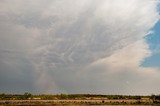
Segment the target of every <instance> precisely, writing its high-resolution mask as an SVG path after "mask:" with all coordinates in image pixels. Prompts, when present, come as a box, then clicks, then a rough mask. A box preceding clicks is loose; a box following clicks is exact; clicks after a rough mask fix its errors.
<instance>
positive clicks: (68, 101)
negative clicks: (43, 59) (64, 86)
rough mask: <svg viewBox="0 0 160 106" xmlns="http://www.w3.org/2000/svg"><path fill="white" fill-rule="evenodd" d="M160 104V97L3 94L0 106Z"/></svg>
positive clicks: (0, 97) (0, 96) (0, 98)
mask: <svg viewBox="0 0 160 106" xmlns="http://www.w3.org/2000/svg"><path fill="white" fill-rule="evenodd" d="M155 104H160V96H159V95H151V96H130V95H129V96H128V95H93V94H59V95H32V94H30V93H25V94H23V95H20V94H19V95H18V94H17V95H15V94H14V95H11V94H1V95H0V105H155Z"/></svg>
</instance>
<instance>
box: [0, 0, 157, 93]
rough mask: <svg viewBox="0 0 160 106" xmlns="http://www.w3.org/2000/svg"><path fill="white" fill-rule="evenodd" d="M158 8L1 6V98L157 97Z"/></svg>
mask: <svg viewBox="0 0 160 106" xmlns="http://www.w3.org/2000/svg"><path fill="white" fill-rule="evenodd" d="M159 19H160V1H159V0H34V1H33V0H0V93H24V92H30V93H36V94H42V93H43V94H48V93H52V94H57V93H69V94H70V93H72V94H75V93H87V94H89V93H90V94H123V95H150V94H159V91H160V84H159V82H160V21H159Z"/></svg>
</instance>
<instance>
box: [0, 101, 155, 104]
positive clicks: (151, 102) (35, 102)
mask: <svg viewBox="0 0 160 106" xmlns="http://www.w3.org/2000/svg"><path fill="white" fill-rule="evenodd" d="M71 104H73V105H152V104H153V101H152V100H0V105H71Z"/></svg>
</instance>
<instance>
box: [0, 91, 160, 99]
mask: <svg viewBox="0 0 160 106" xmlns="http://www.w3.org/2000/svg"><path fill="white" fill-rule="evenodd" d="M143 98H146V99H150V100H153V101H160V95H151V96H139V95H137V96H135V95H134V96H133V95H96V94H57V95H46V94H41V95H33V94H31V93H28V92H26V93H24V94H4V93H2V94H0V100H32V99H39V100H61V99H66V100H67V99H90V100H92V99H109V100H115V99H116V100H117V99H118V100H119V99H126V100H127V99H134V100H141V99H143Z"/></svg>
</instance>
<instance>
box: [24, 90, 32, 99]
mask: <svg viewBox="0 0 160 106" xmlns="http://www.w3.org/2000/svg"><path fill="white" fill-rule="evenodd" d="M31 97H32V94H30V93H28V92H25V93H24V95H23V99H28V98H31Z"/></svg>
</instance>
